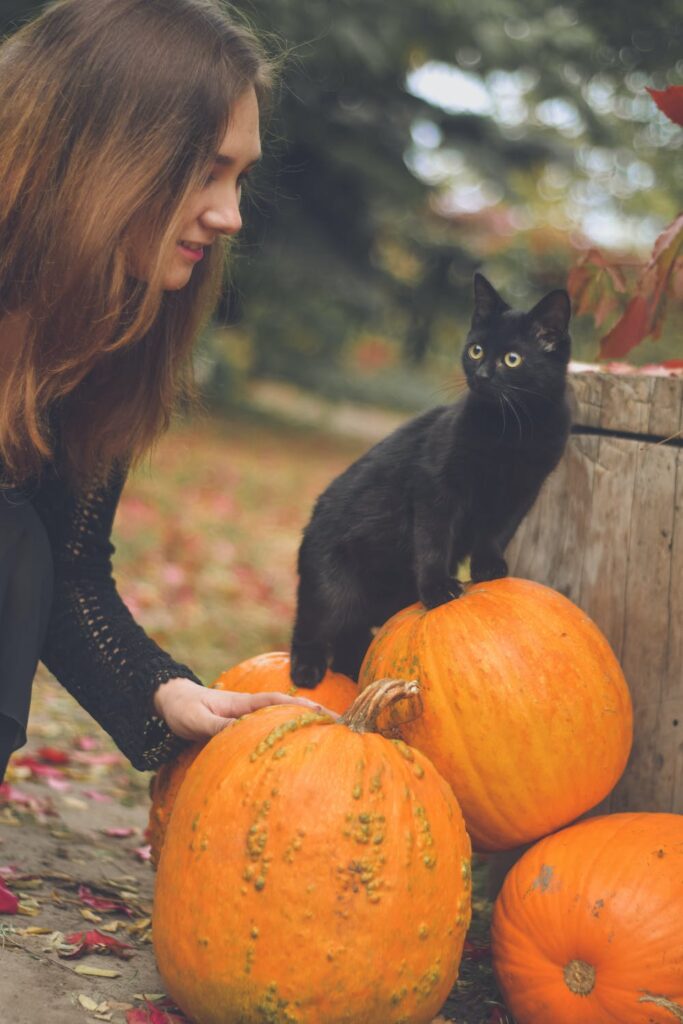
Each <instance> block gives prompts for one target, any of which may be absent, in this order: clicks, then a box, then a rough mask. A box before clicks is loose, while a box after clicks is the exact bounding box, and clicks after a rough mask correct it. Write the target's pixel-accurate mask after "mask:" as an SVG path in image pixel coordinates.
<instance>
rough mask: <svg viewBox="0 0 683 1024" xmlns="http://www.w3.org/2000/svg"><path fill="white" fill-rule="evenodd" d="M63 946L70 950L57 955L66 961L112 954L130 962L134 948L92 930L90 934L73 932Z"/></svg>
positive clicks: (95, 929) (67, 936)
mask: <svg viewBox="0 0 683 1024" xmlns="http://www.w3.org/2000/svg"><path fill="white" fill-rule="evenodd" d="M64 944H65V945H66V946H71V947H72V949H70V950H66V951H65V950H60V951H59V955H60V956H61V957H64V958H65V959H66V960H77V959H78V958H79V957H82V956H85V955H86V954H87V953H113V954H114V956H117V957H118V958H119V959H120V960H130V958H131V957H132V956H133V953H132V952H131V951H132V950H134V949H135V947H134V946H129V945H127V944H126V943H125V942H119V940H118V939H115V938H114V936H113V935H104V934H103V933H102V932H99V931H98V930H97V928H94V929H93V930H92V931H90V932H74V933H73V934H72V935H66V936H65V937H64Z"/></svg>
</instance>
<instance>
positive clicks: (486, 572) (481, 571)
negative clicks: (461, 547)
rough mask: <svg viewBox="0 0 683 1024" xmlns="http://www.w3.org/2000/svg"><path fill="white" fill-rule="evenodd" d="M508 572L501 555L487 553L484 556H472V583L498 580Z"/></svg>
mask: <svg viewBox="0 0 683 1024" xmlns="http://www.w3.org/2000/svg"><path fill="white" fill-rule="evenodd" d="M507 574H508V564H507V562H506V561H505V559H504V558H503V557H502V556H501V555H488V556H486V557H484V558H473V559H472V563H471V566H470V575H471V576H472V582H473V583H486V582H488V581H489V580H500V579H502V578H503V576H507Z"/></svg>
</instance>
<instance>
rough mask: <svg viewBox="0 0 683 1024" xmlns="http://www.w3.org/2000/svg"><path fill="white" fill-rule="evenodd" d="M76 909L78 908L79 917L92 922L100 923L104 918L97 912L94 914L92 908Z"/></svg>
mask: <svg viewBox="0 0 683 1024" xmlns="http://www.w3.org/2000/svg"><path fill="white" fill-rule="evenodd" d="M78 909H79V910H80V914H81V917H82V918H84V919H85V920H86V921H90V922H91V923H92V924H101V923H102V921H103V920H104V918H102V917H100V915H99V914H94V913H93V912H92V910H88V909H87V907H79V908H78Z"/></svg>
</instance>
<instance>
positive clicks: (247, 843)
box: [153, 680, 470, 1024]
mask: <svg viewBox="0 0 683 1024" xmlns="http://www.w3.org/2000/svg"><path fill="white" fill-rule="evenodd" d="M407 685H408V684H405V683H397V682H389V681H386V680H385V681H383V682H380V683H379V684H378V686H377V687H375V688H372V689H369V690H368V691H366V692H365V693H364V694H361V695H360V696H359V698H358V701H357V702H356V704H354V706H353V708H352V709H351V710H350V711H349V712H348V713H347V715H346V716H344V719H343V720H342V722H334V721H332V720H331V719H330V718H329V717H327V716H325V715H321V714H318V713H314V712H310V711H303V712H302V713H298V712H297V711H296V709H293V708H292V707H285V706H273V707H270V708H264V709H262V710H260V711H257V712H255V713H253V714H251V715H247V716H245V717H244V718H242V719H240V721H239V722H237V723H236V725H235V726H233V727H232V728H231V729H230V730H226V731H225V732H223V733H220V734H219V735H218V736H216V737H215V738H214V739H213V740H211V742H210V743H208V744H207V745H206V746H205V747H204V748H203V750H202V751H201V753H200V754H199V756H198V757H197V759H196V760H195V761H194V763H193V764H192V766H191V767H190V769H189V770H188V772H187V776H186V778H185V782H184V783H183V786H182V788H181V790H180V792H179V794H178V799H177V802H176V806H175V808H174V811H173V816H172V818H171V821H170V824H169V827H168V831H167V834H166V842H165V844H164V847H163V850H162V853H161V860H160V863H159V870H158V874H157V880H156V891H155V900H154V913H153V938H154V949H155V953H156V958H157V964H158V967H159V971H160V973H161V975H162V977H163V979H164V982H165V984H166V986H167V989H168V991H169V993H170V994H171V996H172V997H173V998H174V999H175V1001H176V1002H177V1003H178V1005H179V1006H180V1007H181V1008H182V1009H183V1010H184V1011H185V1013H187V1014H188V1015H189V1016H190V1017H192V1019H193V1020H194V1021H196V1022H197V1024H236V1022H238V1021H239V1022H240V1024H264V1022H266V1021H268V1022H271V1024H323V1022H324V1024H399V1022H401V1024H423V1022H428V1021H431V1019H432V1018H433V1017H434V1015H435V1013H436V1012H437V1011H438V1010H439V1008H440V1007H441V1005H442V1004H443V1002H444V1000H445V998H446V996H447V995H448V992H449V990H450V988H451V986H452V985H453V983H454V981H455V979H456V977H457V972H458V965H459V961H460V956H461V953H462V947H463V942H464V937H465V931H466V929H467V926H468V922H469V917H470V844H469V839H468V837H467V834H466V832H465V827H464V823H463V820H462V815H461V813H460V810H459V808H458V805H457V802H456V800H455V798H454V796H453V793H452V791H451V789H450V787H449V786H448V785H447V784H446V783H445V782H444V780H443V779H442V778H441V777H440V776H439V775H438V773H437V772H436V770H435V769H434V767H433V766H432V765H431V764H430V762H429V761H428V760H427V758H425V757H424V756H423V755H421V754H420V753H418V752H417V751H413V750H411V749H410V748H409V747H408V746H406V745H405V744H404V743H403V742H402V741H401V740H390V739H385V738H383V737H382V736H380V735H377V734H375V733H372V732H366V731H365V730H366V729H372V728H373V725H374V722H375V720H376V717H377V712H378V709H379V708H380V707H381V706H382V705H383V704H385V703H386V701H387V700H395V699H398V698H399V697H401V696H403V695H404V694H405V693H406V692H410V691H409V690H407V689H406V687H407ZM415 685H416V684H410V686H411V688H414V687H415Z"/></svg>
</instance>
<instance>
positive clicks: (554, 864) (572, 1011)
mask: <svg viewBox="0 0 683 1024" xmlns="http://www.w3.org/2000/svg"><path fill="white" fill-rule="evenodd" d="M682 916H683V816H681V815H679V814H646V813H643V814H614V815H608V816H606V817H601V818H593V819H590V820H587V821H583V822H581V823H580V824H578V825H573V826H571V827H570V828H567V829H564V830H563V831H562V832H558V833H556V834H555V835H553V836H548V837H547V838H546V839H543V840H541V841H540V842H539V843H537V844H536V845H535V846H533V847H532V848H531V849H530V850H528V851H527V852H526V853H525V854H524V856H523V857H522V858H521V860H519V861H518V863H517V864H516V865H515V866H514V867H513V868H512V870H511V871H510V872H509V874H508V876H507V878H506V879H505V883H504V885H503V888H502V890H501V892H500V895H499V896H498V899H497V901H496V906H495V908H494V914H493V925H492V941H493V958H494V968H495V971H496V975H497V978H498V981H499V984H500V986H501V989H502V992H503V994H504V996H505V1000H506V1002H507V1004H508V1006H509V1008H510V1010H511V1011H512V1013H513V1014H514V1016H515V1019H516V1020H517V1022H518V1024H550V1022H551V1021H552V1024H578V1022H580V1024H615V1022H618V1024H675V1021H683V924H682V922H681V917H682Z"/></svg>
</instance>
